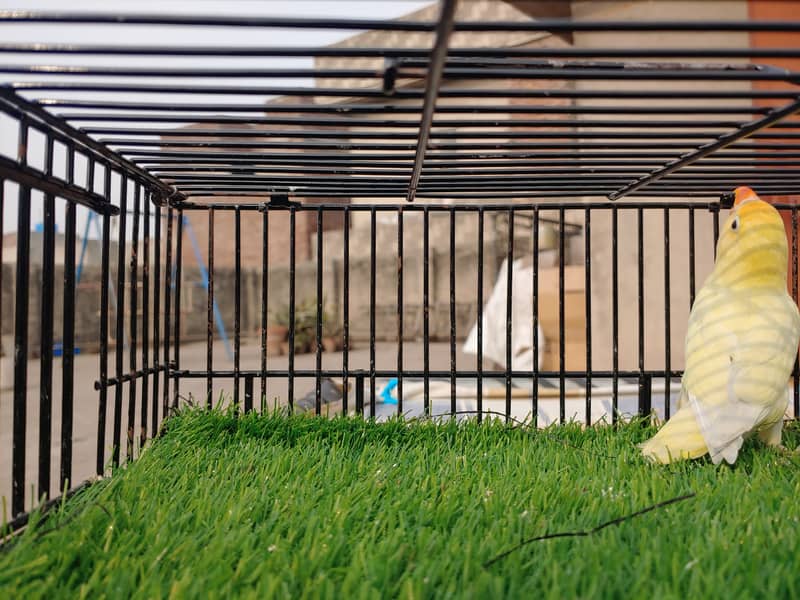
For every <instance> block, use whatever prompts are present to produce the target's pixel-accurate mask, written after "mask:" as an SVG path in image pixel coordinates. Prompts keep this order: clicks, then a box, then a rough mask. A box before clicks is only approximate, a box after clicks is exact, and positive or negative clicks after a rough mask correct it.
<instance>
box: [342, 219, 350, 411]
mask: <svg viewBox="0 0 800 600" xmlns="http://www.w3.org/2000/svg"><path fill="white" fill-rule="evenodd" d="M342 246H343V247H342V295H343V303H342V346H343V347H342V389H343V390H344V391H343V392H342V414H345V415H346V414H347V411H348V406H347V404H348V402H347V400H348V397H349V396H350V385H349V384H350V381H349V378H350V207H349V206H345V207H344V239H343V241H342Z"/></svg>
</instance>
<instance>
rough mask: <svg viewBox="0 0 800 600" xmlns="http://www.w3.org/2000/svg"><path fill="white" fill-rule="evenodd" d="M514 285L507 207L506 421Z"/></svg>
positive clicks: (511, 221)
mask: <svg viewBox="0 0 800 600" xmlns="http://www.w3.org/2000/svg"><path fill="white" fill-rule="evenodd" d="M513 286H514V211H513V210H512V209H511V208H509V209H508V248H507V249H506V372H505V380H506V406H505V415H506V422H508V421H509V418H510V417H511V367H512V366H513V365H512V361H511V358H512V352H511V327H512V321H513V317H514V313H513V310H512V308H513V305H512V302H511V300H512V299H511V292H512V290H513Z"/></svg>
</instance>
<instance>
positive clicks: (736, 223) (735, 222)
mask: <svg viewBox="0 0 800 600" xmlns="http://www.w3.org/2000/svg"><path fill="white" fill-rule="evenodd" d="M731 229H732V230H733V231H736V230H737V229H739V217H734V219H733V221H731Z"/></svg>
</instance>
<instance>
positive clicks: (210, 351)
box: [206, 206, 214, 409]
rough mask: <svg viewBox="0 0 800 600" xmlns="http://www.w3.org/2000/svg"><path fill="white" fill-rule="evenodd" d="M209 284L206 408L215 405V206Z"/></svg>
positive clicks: (210, 215)
mask: <svg viewBox="0 0 800 600" xmlns="http://www.w3.org/2000/svg"><path fill="white" fill-rule="evenodd" d="M207 263H208V275H207V277H208V285H207V286H206V373H207V374H208V376H207V377H206V408H209V409H210V408H211V407H212V406H213V402H214V401H213V397H212V396H213V394H214V377H213V376H212V374H211V372H212V371H213V370H214V207H213V206H212V207H211V208H209V209H208V259H207Z"/></svg>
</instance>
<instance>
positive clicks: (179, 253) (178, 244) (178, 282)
mask: <svg viewBox="0 0 800 600" xmlns="http://www.w3.org/2000/svg"><path fill="white" fill-rule="evenodd" d="M185 218H186V217H184V216H183V210H182V209H179V210H178V218H177V222H178V230H177V232H176V235H175V237H176V239H175V281H174V282H173V285H174V286H175V332H174V333H173V336H172V340H173V345H174V350H173V353H174V355H175V361H174V362H175V370H176V371H177V370H180V368H181V288H182V287H183V276H182V273H183V221H184V219H185ZM234 368H235V367H234ZM235 385H236V380H235V379H234V386H235ZM173 393H174V396H173V397H174V399H173V406H174V408H178V399H179V398H180V395H181V380H180V376H178V377H175V381H174V383H173Z"/></svg>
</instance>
